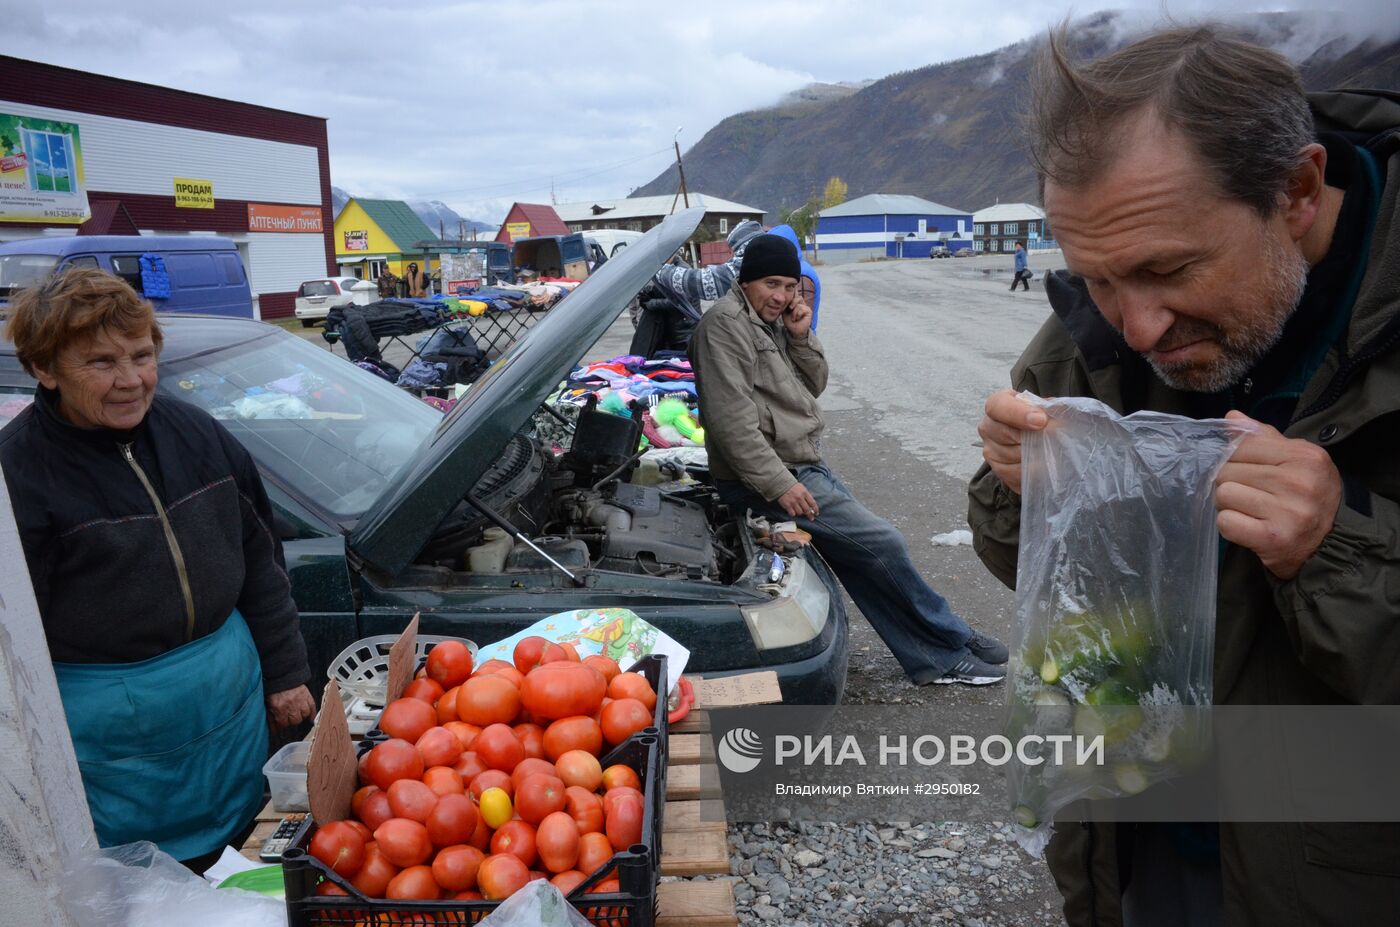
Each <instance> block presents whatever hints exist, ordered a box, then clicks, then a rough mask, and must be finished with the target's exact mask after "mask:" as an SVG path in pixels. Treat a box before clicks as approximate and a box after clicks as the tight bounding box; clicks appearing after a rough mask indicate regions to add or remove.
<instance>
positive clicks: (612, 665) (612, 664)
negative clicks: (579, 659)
mask: <svg viewBox="0 0 1400 927" xmlns="http://www.w3.org/2000/svg"><path fill="white" fill-rule="evenodd" d="M583 665H584V666H591V667H593V668H594V669H595V670H597V671H598V672H600V673H602V674H603V678H604V679H606V680H607V681H608V682H612V679H613V677H614V676H616V675H617V674H618V673H620V672H622V668H621V667H620V666H618V665H617V661H616V660H614V659H613V658H612V657H605V656H603V655H602V654H601V653H595V654H591V655H589V656H586V657H584V658H583Z"/></svg>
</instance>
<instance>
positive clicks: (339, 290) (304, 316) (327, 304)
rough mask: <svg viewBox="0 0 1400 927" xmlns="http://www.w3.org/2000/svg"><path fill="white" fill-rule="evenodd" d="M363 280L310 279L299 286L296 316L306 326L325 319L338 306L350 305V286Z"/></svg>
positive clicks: (308, 326) (356, 278) (345, 278)
mask: <svg viewBox="0 0 1400 927" xmlns="http://www.w3.org/2000/svg"><path fill="white" fill-rule="evenodd" d="M359 282H361V281H360V278H359V277H322V278H320V279H318V280H308V281H306V282H305V283H303V284H302V285H301V286H300V287H298V288H297V303H296V317H297V318H298V319H301V324H302V326H303V327H305V328H310V327H311V326H313V325H315V324H316V323H317V322H318V321H319V320H321V319H324V318H325V317H326V316H327V315H328V314H329V313H330V311H331V310H332V309H334V308H335V307H336V306H348V305H350V302H351V294H350V288H351V287H352V286H354V285H355V284H357V283H359Z"/></svg>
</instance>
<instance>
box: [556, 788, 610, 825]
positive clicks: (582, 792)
mask: <svg viewBox="0 0 1400 927" xmlns="http://www.w3.org/2000/svg"><path fill="white" fill-rule="evenodd" d="M564 810H565V811H567V812H568V813H569V817H571V818H573V819H574V823H575V824H577V825H578V831H579V833H581V834H591V833H597V832H599V831H601V830H602V829H603V803H602V801H600V800H599V798H598V796H597V795H595V794H593V793H592V792H590V791H588V789H585V788H582V787H581V786H577V785H570V786H565V788H564Z"/></svg>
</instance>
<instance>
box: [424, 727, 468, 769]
mask: <svg viewBox="0 0 1400 927" xmlns="http://www.w3.org/2000/svg"><path fill="white" fill-rule="evenodd" d="M414 746H415V747H417V748H418V752H419V753H420V754H421V755H422V757H423V765H424V767H433V766H451V765H452V764H453V763H456V762H457V761H458V760H459V759H461V757H462V742H461V741H460V740H458V739H457V735H456V734H454V733H452V732H451V731H449V730H448V729H447V728H445V727H431V728H428V730H426V731H424V732H423V736H422V737H419V738H418V741H417V743H415V744H414Z"/></svg>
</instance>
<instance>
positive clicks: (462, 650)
mask: <svg viewBox="0 0 1400 927" xmlns="http://www.w3.org/2000/svg"><path fill="white" fill-rule="evenodd" d="M427 670H428V678H429V679H432V680H434V681H435V682H437V683H438V684H439V685H441V686H442V687H443V688H444V689H450V688H452V687H453V686H460V685H461V684H462V683H464V682H466V681H467V677H468V676H470V675H471V674H472V652H471V651H470V650H468V649H467V645H466V644H464V643H462V642H461V641H439V642H438V643H436V644H434V645H433V649H432V650H429V651H428V665H427Z"/></svg>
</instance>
